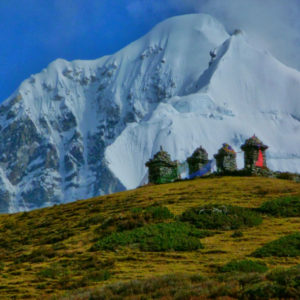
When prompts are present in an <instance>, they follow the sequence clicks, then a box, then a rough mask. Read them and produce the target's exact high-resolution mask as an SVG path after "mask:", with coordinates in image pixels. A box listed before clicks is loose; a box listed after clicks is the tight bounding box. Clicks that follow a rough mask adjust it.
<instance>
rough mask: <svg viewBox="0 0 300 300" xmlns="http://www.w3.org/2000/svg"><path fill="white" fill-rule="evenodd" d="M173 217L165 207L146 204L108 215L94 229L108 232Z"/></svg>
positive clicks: (99, 231) (129, 228) (98, 231)
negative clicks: (115, 214) (112, 215)
mask: <svg viewBox="0 0 300 300" xmlns="http://www.w3.org/2000/svg"><path fill="white" fill-rule="evenodd" d="M172 218H174V215H173V214H172V213H171V212H170V211H169V209H168V208H167V207H163V206H157V205H155V206H148V207H144V208H141V207H136V208H132V209H131V210H130V211H129V212H127V213H125V214H121V215H117V216H114V217H110V218H108V219H106V220H105V221H104V223H103V224H102V225H101V226H100V227H98V228H97V229H96V233H102V234H103V233H104V234H110V233H111V232H114V231H124V230H131V229H134V228H138V227H142V226H144V225H147V224H150V223H158V222H161V221H163V220H168V219H172Z"/></svg>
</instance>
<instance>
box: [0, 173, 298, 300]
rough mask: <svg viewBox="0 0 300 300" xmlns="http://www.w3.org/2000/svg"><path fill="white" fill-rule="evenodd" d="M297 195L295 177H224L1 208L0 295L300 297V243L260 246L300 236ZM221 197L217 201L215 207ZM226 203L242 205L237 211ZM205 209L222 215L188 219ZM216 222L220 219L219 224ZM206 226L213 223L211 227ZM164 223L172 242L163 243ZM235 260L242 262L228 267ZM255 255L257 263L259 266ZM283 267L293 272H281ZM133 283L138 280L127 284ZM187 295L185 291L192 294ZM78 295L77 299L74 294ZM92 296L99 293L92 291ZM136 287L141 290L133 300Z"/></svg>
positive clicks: (37, 296) (85, 297)
mask: <svg viewBox="0 0 300 300" xmlns="http://www.w3.org/2000/svg"><path fill="white" fill-rule="evenodd" d="M289 197H292V198H291V199H294V200H293V201H294V202H293V203H294V204H293V205H294V206H295V205H296V206H295V207H294V206H292V204H290V209H287V210H282V209H280V214H279V215H276V213H274V212H270V210H269V209H268V206H264V208H263V209H262V208H261V210H260V212H258V211H257V208H258V207H261V205H262V203H264V202H266V201H269V200H275V199H284V200H283V202H284V201H289V200H288V199H290V198H289ZM293 197H294V198H293ZM286 199H287V200H286ZM299 199H300V186H299V183H295V182H292V181H288V180H280V179H271V178H261V177H220V178H218V177H217V178H205V179H204V178H202V179H195V180H189V181H179V182H175V183H171V184H163V185H155V186H144V187H140V188H138V189H135V190H130V191H125V192H120V193H115V194H111V195H107V196H101V197H96V198H91V199H88V200H81V201H77V202H74V203H69V204H62V205H57V206H54V207H51V208H44V209H39V210H34V211H31V212H22V213H17V214H12V215H1V216H0V257H1V260H0V269H1V275H0V291H1V293H0V295H1V296H0V299H7V298H9V299H25V298H27V299H41V298H45V297H46V298H47V297H49V298H51V297H53V296H54V295H57V297H55V298H54V299H60V297H62V296H63V295H64V296H66V297H67V298H66V299H114V297H115V299H124V298H126V297H129V298H128V299H146V298H145V297H146V296H147V297H150V298H151V297H152V298H157V299H160V298H161V297H163V296H167V295H165V294H164V293H169V294H168V295H169V296H168V297H169V298H165V299H172V298H173V297H175V296H176V295H177V296H176V297H177V298H178V299H189V298H188V296H191V295H196V294H197V293H198V294H199V293H200V292H201V293H202V295H204V296H203V297H207V296H209V295H210V296H212V295H215V296H231V297H232V298H235V297H236V296H237V295H248V296H249V295H251V293H254V294H256V295H258V296H259V295H265V294H264V293H266V290H267V291H268V292H269V293H271V292H272V289H271V288H270V286H271V287H273V289H274V291H277V290H276V288H277V289H279V288H278V287H280V288H281V290H280V293H282V295H286V294H284V293H287V291H286V290H288V293H291V294H288V295H296V293H299V280H298V279H297V278H296V277H293V276H296V275H295V274H298V273H297V272H298V271H297V269H293V268H295V266H297V265H299V264H300V256H299V253H298V252H297V249H296V248H295V249H296V250H295V249H294V248H293V246H291V248H289V246H288V245H289V244H288V243H289V242H288V241H287V240H284V247H281V246H280V247H279V248H281V249H283V250H282V251H290V253H289V256H286V257H285V253H283V254H282V253H281V256H280V257H277V256H276V255H274V253H273V254H272V253H271V250H270V249H269V248H270V247H269V248H266V249H267V250H266V249H265V248H263V250H261V247H262V246H263V245H266V244H268V243H269V242H272V241H274V240H277V239H279V238H282V237H285V238H286V237H288V239H292V243H293V242H294V243H297V239H298V238H299V237H298V236H297V235H295V233H297V232H299V227H300V218H299V201H300V200H299ZM291 203H292V202H291ZM214 204H218V205H219V206H218V207H213V206H211V205H214ZM229 205H232V206H234V207H235V206H238V207H241V208H235V213H234V214H233V215H230V209H231V208H230V206H229ZM297 205H298V208H297ZM199 206H201V207H203V206H205V208H204V209H203V208H202V210H201V209H200V210H199V213H198V214H196V216H195V215H193V210H189V209H191V208H195V207H199ZM272 207H273V208H274V207H275V208H276V207H277V208H278V207H280V205H279V204H278V203H277V204H276V205H272ZM242 208H244V209H242ZM297 209H298V210H297ZM275 210H276V209H275ZM200 211H202V212H203V211H204V213H206V212H209V213H211V212H214V211H217V212H218V213H220V216H221V217H220V218H217V219H213V220H212V222H211V223H210V224H208V223H205V222H206V221H205V222H204V223H203V220H202V221H201V222H202V225H201V226H202V227H201V226H200V225H199V224H200V223H201V222H200V221H199V220H198V221H197V222H196V221H195V222H194V223H193V222H192V221H191V220H192V219H193V218H198V217H199V215H201V213H200ZM224 211H226V215H229V216H230V218H229V219H227V221H226V224H225V223H224V224H223V223H222V222H223V221H222V212H224ZM184 212H185V214H184V217H183V215H182V214H183V213H184ZM272 214H273V215H272ZM242 215H243V220H240V219H239V217H240V216H242ZM291 216H292V217H291ZM195 220H196V219H195ZM205 220H207V218H205ZM217 221H218V222H219V223H218V224H219V225H218V226H215V225H216V222H217ZM161 223H163V224H162V225H160V224H161ZM192 223H193V224H192ZM174 224H175V225H176V226H175V225H174ZM203 224H204V225H205V224H206V225H207V226H208V225H209V226H208V227H210V228H206V229H205V228H204V227H205V226H206V225H205V226H204V225H203ZM193 225H195V226H196V227H193ZM199 226H200V227H199ZM203 226H204V227H203ZM151 230H152V231H153V232H155V234H154V236H151V234H152V233H151V232H152V231H151ZM164 230H167V231H166V232H167V233H168V234H167V235H168V237H169V239H170V240H166V239H167V238H166V235H164ZM174 232H175V238H174V239H172V240H171V238H172V235H173V234H174ZM135 237H138V238H139V239H136V240H134V239H135ZM147 239H148V240H147ZM272 245H273V244H272ZM279 245H280V243H279ZM295 245H296V246H295V247H297V244H295ZM174 249H175V250H174ZM257 249H260V250H257ZM255 251H256V252H255ZM268 251H269V252H268ZM293 251H294V252H293ZM295 251H296V252H295ZM266 253H268V255H266ZM269 255H271V256H269ZM278 255H279V254H278ZM233 259H235V260H238V261H240V260H242V262H234V263H231V264H229V265H226V264H227V263H229V262H231V261H232V260H233ZM244 260H246V262H245V261H244ZM248 260H252V261H254V263H253V264H254V266H252V265H251V264H252V263H249V261H248ZM239 264H240V265H239ZM249 264H250V265H249ZM225 265H226V266H225ZM279 267H282V268H284V270H286V271H274V270H276V269H278V268H279ZM232 270H236V271H238V273H232ZM249 270H250V271H251V272H250V273H247V272H249ZM287 270H288V271H287ZM274 272H275V273H274ZM276 272H277V273H276ZM280 272H281V273H280ZM282 272H285V273H282ZM295 272H296V273H295ZM222 274H223V275H222ZM274 274H275V275H276V274H277V275H276V276H277V277H276V276H275V275H274ZM278 274H281V275H280V276H281V277H280V276H279V275H278ZM287 274H288V275H287ZM293 274H294V275H293ZM284 276H285V277H284ZM287 276H289V277H288V278H294V280H289V281H287V282H291V283H286V284H287V285H289V284H290V285H289V286H288V287H287V289H286V290H284V289H283V288H282V282H281V283H280V280H281V279H282V278H287ZM274 278H275V279H274ZM278 278H279V279H278ZM130 280H135V281H132V282H131V283H128V282H130ZM144 280H145V281H144ZM228 280H229V281H228ZM276 280H277V281H276ZM297 280H298V281H297ZM121 282H124V283H121ZM126 282H127V283H126ZM278 282H279V283H278ZM297 282H298V287H297ZM268 284H269V286H268ZM292 284H293V286H291V285H292ZM108 285H109V286H108ZM101 286H106V288H105V290H97V289H98V288H99V287H101ZM266 286H267V287H266ZM283 286H284V284H283ZM162 287H163V288H162ZM95 289H96V290H95ZM180 293H186V294H185V297H186V298H184V294H180ZM203 293H204V294H203ZM243 293H244V294H243ZM245 293H246V294H245ZM247 293H248V294H247ZM293 293H294V294H293ZM72 294H74V295H77V296H74V298H72V297H71V296H70V295H72ZM91 294H92V295H94V297H95V298H89V297H90V295H91ZM117 294H119V296H118V297H119V298H117V297H116V295H117ZM134 294H136V295H137V296H136V297H135V298H130V295H131V296H132V295H134ZM67 295H69V296H67ZM100 295H102V298H101V297H100ZM105 295H106V296H105ZM113 295H115V296H113ZM138 295H140V296H138ZM142 295H144V298H143V297H142ZM170 295H171V296H170ZM180 295H181V296H180ZM297 295H298V294H297ZM96 296H97V297H98V298H97V297H96ZM105 297H106V298H105ZM170 297H171V298H170ZM176 297H175V298H176ZM180 297H181V298H180ZM195 299H197V298H195Z"/></svg>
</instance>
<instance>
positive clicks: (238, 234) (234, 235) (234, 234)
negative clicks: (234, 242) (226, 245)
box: [231, 230, 244, 238]
mask: <svg viewBox="0 0 300 300" xmlns="http://www.w3.org/2000/svg"><path fill="white" fill-rule="evenodd" d="M243 236H244V234H243V232H242V231H239V230H236V231H234V232H233V234H232V235H231V237H233V238H239V237H243Z"/></svg>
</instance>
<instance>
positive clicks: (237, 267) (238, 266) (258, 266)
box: [220, 259, 268, 273]
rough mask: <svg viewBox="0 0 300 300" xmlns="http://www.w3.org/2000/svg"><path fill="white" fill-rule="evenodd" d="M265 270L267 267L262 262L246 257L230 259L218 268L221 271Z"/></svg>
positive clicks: (260, 271)
mask: <svg viewBox="0 0 300 300" xmlns="http://www.w3.org/2000/svg"><path fill="white" fill-rule="evenodd" d="M267 270H268V267H267V265H266V264H265V263H264V262H259V261H254V260H248V259H244V260H232V261H230V262H229V263H227V264H226V265H224V266H223V267H221V268H220V271H221V272H245V273H250V272H256V273H264V272H266V271H267Z"/></svg>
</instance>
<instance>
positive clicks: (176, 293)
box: [63, 265, 300, 300]
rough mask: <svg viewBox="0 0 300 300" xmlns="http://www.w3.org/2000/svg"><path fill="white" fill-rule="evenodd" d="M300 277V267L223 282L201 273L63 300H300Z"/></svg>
mask: <svg viewBox="0 0 300 300" xmlns="http://www.w3.org/2000/svg"><path fill="white" fill-rule="evenodd" d="M299 274H300V265H298V266H295V267H292V268H288V269H277V270H274V271H271V272H263V273H247V272H246V273H245V272H243V271H242V272H241V273H234V274H226V275H227V276H223V277H222V278H220V279H216V278H214V279H207V278H205V277H203V276H201V275H199V274H193V275H190V274H168V275H164V276H156V277H151V278H148V279H144V280H133V281H129V282H118V283H115V284H109V285H106V286H105V287H104V288H101V289H93V290H86V291H84V292H78V293H76V294H75V295H74V296H72V295H70V296H69V297H64V298H63V299H64V300H67V299H69V300H71V299H72V300H73V299H76V300H88V299H125V300H126V299H127V300H129V299H139V300H142V299H177V300H181V299H299V297H300V277H299Z"/></svg>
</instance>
